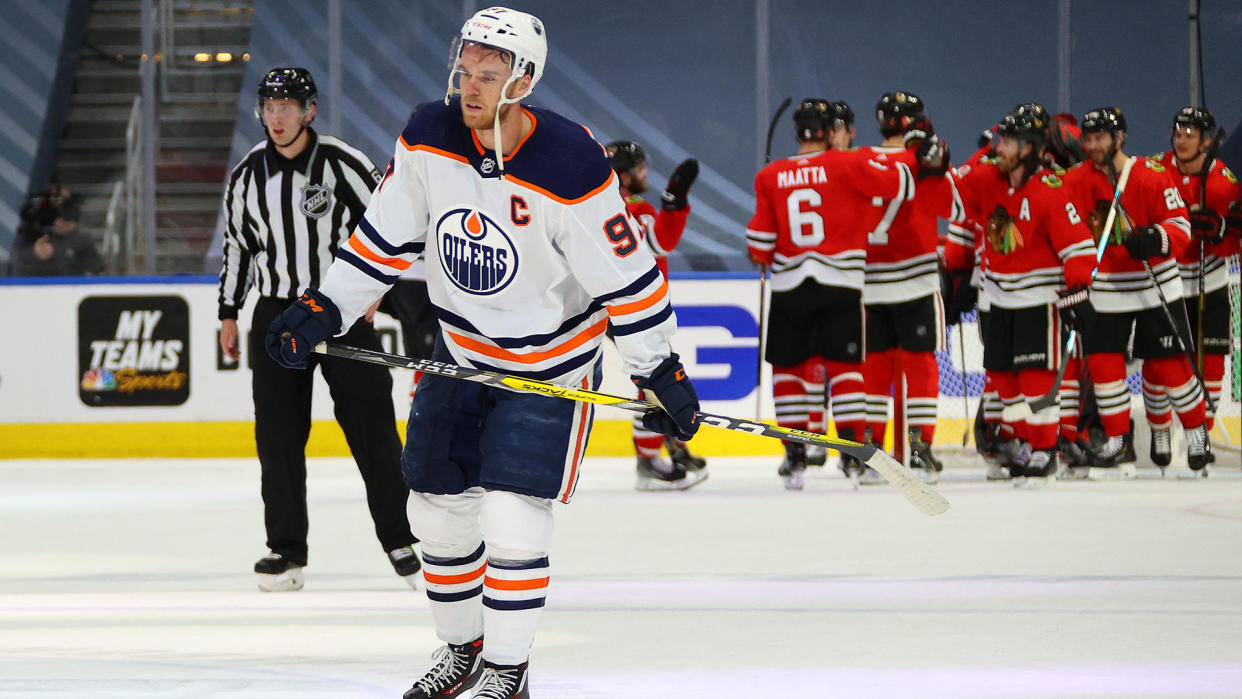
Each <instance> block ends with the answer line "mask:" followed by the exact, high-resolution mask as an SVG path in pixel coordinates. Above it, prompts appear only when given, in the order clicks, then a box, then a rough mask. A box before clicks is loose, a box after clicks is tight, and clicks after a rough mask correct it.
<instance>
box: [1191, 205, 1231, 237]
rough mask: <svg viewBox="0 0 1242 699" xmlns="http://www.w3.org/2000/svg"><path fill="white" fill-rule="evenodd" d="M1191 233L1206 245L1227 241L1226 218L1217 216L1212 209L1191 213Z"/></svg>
mask: <svg viewBox="0 0 1242 699" xmlns="http://www.w3.org/2000/svg"><path fill="white" fill-rule="evenodd" d="M1189 218H1190V233H1191V235H1193V236H1194V237H1196V238H1198V239H1199V240H1202V241H1203V242H1205V243H1211V244H1215V243H1219V242H1220V241H1222V240H1224V239H1225V217H1223V216H1217V215H1216V212H1214V211H1212V210H1211V209H1196V210H1194V211H1191V212H1190V215H1189Z"/></svg>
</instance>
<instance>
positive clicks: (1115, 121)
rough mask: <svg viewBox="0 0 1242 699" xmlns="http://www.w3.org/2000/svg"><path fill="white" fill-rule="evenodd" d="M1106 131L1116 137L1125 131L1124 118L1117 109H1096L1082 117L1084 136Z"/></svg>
mask: <svg viewBox="0 0 1242 699" xmlns="http://www.w3.org/2000/svg"><path fill="white" fill-rule="evenodd" d="M1102 131H1107V132H1108V133H1111V134H1112V135H1114V136H1116V135H1117V134H1118V133H1125V131H1126V117H1125V115H1124V114H1122V113H1121V110H1120V109H1118V108H1117V107H1097V108H1095V109H1092V110H1091V111H1089V112H1087V113H1086V114H1083V115H1082V132H1083V133H1084V134H1089V133H1096V132H1102Z"/></svg>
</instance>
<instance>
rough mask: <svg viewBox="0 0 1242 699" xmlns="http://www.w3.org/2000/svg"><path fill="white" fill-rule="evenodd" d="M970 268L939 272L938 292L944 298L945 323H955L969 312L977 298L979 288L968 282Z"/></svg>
mask: <svg viewBox="0 0 1242 699" xmlns="http://www.w3.org/2000/svg"><path fill="white" fill-rule="evenodd" d="M970 275H971V270H968V269H962V270H953V271H950V270H946V269H942V270H941V274H940V293H941V296H942V298H943V300H944V316H945V323H946V324H947V325H955V324H957V323H958V322H959V321H960V320H961V317H962V316H964V315H966V314H967V313H970V309H972V308H974V307H975V303H976V302H977V301H978V300H979V290H978V289H976V288H975V287H973V286H971V284H970Z"/></svg>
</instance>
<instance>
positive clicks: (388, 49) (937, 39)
mask: <svg viewBox="0 0 1242 699" xmlns="http://www.w3.org/2000/svg"><path fill="white" fill-rule="evenodd" d="M342 5H343V6H344V15H343V18H342V47H343V49H342V54H343V71H342V76H341V84H342V93H343V103H342V104H337V103H335V101H334V100H333V99H332V97H331V94H330V90H329V83H330V79H329V66H328V63H327V56H328V51H327V49H326V46H327V42H328V17H327V8H328V3H327V1H326V0H307V1H304V2H296V3H291V2H285V1H283V0H259V1H258V3H257V7H256V17H255V20H256V21H255V27H254V31H253V32H252V43H251V56H252V58H251V61H250V63H249V64H248V67H247V75H246V79H245V88H244V91H243V93H242V95H241V100H240V106H239V110H238V114H239V120H238V126H239V128H238V133H237V137H236V138H235V141H234V147H233V150H234V154H233V155H234V160H236V159H238V158H240V157H241V154H242V153H244V152H245V150H247V149H248V148H249V147H250V146H251V145H253V144H254V143H255V142H256V141H258V140H260V139H261V138H262V131H261V129H260V127H259V126H258V124H257V123H256V122H255V119H254V117H253V113H252V108H253V104H254V87H255V86H256V85H257V82H258V80H259V77H260V76H261V75H262V74H263V73H264V72H265V71H266V70H267V69H268V68H270V67H272V66H276V65H290V64H292V65H304V66H306V67H308V68H310V69H311V70H312V71H313V72H314V74H315V76H316V79H317V81H318V83H319V87H320V91H321V94H322V97H321V100H320V108H321V111H320V118H319V120H318V121H317V122H316V126H317V127H318V128H320V129H321V130H324V131H326V132H335V133H337V134H338V135H341V136H343V137H344V138H345V139H346V140H348V141H350V142H353V143H355V145H357V146H359V147H360V148H362V149H363V150H364V151H366V152H367V153H368V154H369V155H370V156H371V157H372V158H373V159H374V160H375V161H376V163H377V164H378V165H381V166H382V165H383V163H384V162H386V161H387V160H388V158H389V157H390V156H391V152H392V144H393V141H394V139H395V137H396V135H397V133H398V132H399V131H400V129H401V127H402V125H403V124H404V122H405V119H406V117H407V116H408V114H409V111H410V108H411V107H412V106H414V105H415V104H418V103H420V102H423V101H427V100H432V99H440V98H442V97H443V95H444V85H445V79H446V76H447V56H448V46H449V40H450V39H451V38H452V36H453V35H454V34H455V33H456V32H457V31H458V29H459V28H460V26H461V23H462V20H463V18H464V13H466V12H468V11H469V10H471V9H473V8H476V7H483V6H485V4H484V3H469V2H467V3H456V2H441V1H434V2H433V1H429V0H428V1H424V2H414V3H411V2H407V1H405V0H352V1H349V2H343V3H342ZM509 6H511V7H514V8H515V9H521V10H524V11H527V12H531V13H533V14H535V15H537V16H539V17H540V18H541V19H542V20H543V21H544V24H545V25H546V27H547V30H548V38H549V42H550V45H551V53H550V56H549V61H548V63H549V65H548V68H547V70H546V71H545V73H544V77H543V81H542V82H541V83H540V85H539V87H538V88H537V89H536V91H535V93H534V97H533V99H532V102H534V103H536V104H540V105H542V106H546V107H550V108H552V109H555V110H557V111H560V112H562V113H564V114H566V115H567V116H569V117H571V118H575V119H578V120H580V121H582V122H583V123H585V124H587V125H588V126H589V127H590V128H591V129H592V130H593V131H594V132H595V134H596V136H597V138H599V139H600V140H601V141H608V140H612V139H617V138H630V139H634V140H637V141H639V142H640V143H642V144H643V145H644V146H645V147H646V148H647V151H648V153H649V155H650V158H651V165H652V169H653V171H654V172H653V174H652V176H651V181H652V183H653V184H654V185H655V186H654V189H656V190H657V191H658V189H659V188H660V186H661V185H662V183H663V181H664V178H666V177H667V175H668V173H669V172H670V171H671V169H672V166H673V165H674V164H675V163H676V162H678V161H680V160H681V159H682V158H684V157H687V156H689V155H693V156H695V157H697V158H699V160H700V161H701V162H702V165H703V174H702V176H701V178H700V181H699V183H698V184H696V185H695V188H694V190H693V195H694V197H693V198H692V202H693V206H694V215H693V216H692V217H691V221H690V232H689V233H688V234H687V236H686V238H685V240H684V241H683V244H682V247H681V249H679V251H678V252H679V253H680V254H679V255H677V256H676V257H675V259H674V261H673V269H674V270H686V269H697V270H726V269H732V270H741V269H748V268H749V263H748V262H747V261H746V259H745V255H744V252H743V247H744V243H743V230H744V228H745V225H746V222H747V220H748V218H749V216H750V212H751V209H752V206H753V196H752V192H751V181H752V177H753V175H754V172H755V170H756V168H757V166H758V165H759V162H758V159H759V157H760V156H759V155H758V154H760V153H762V148H763V144H762V143H761V142H760V141H761V140H762V133H763V131H764V130H766V127H767V124H766V121H767V118H768V117H767V115H769V114H771V112H772V111H773V110H774V109H775V107H776V105H777V104H778V103H779V101H780V100H781V99H782V98H783V97H785V96H791V97H793V98H794V99H795V100H798V99H801V98H802V97H807V96H822V97H826V98H828V99H845V100H846V101H848V102H849V103H850V104H851V105H852V106H853V107H854V110H855V112H856V113H857V114H858V119H859V124H858V125H859V138H858V142H859V143H860V144H874V143H877V142H878V141H879V135H878V134H877V133H876V131H875V128H874V121H873V116H872V110H873V108H874V105H875V102H876V99H877V98H878V97H879V95H880V94H881V93H883V92H885V91H888V90H893V89H905V90H910V91H913V92H915V93H917V94H919V95H920V96H922V97H923V98H924V99H925V100H926V102H927V104H928V111H929V114H930V116H931V117H932V119H933V121H934V122H935V124H936V127H937V130H938V131H939V132H940V133H941V134H942V135H944V136H945V137H946V138H947V139H948V140H949V142H950V144H951V146H952V147H953V152H954V154H955V155H956V156H957V158H958V159H962V158H964V157H966V155H968V154H969V153H970V152H971V151H972V150H973V149H974V144H975V142H976V139H977V137H978V135H979V132H980V131H981V130H982V129H984V128H986V127H988V126H990V125H991V124H992V123H994V122H995V121H996V120H997V119H998V118H999V117H1000V116H1001V115H1003V114H1004V113H1005V112H1006V111H1007V110H1008V109H1010V108H1011V107H1012V106H1013V105H1014V104H1017V103H1019V102H1026V101H1040V102H1043V103H1044V104H1045V105H1046V106H1047V107H1048V108H1049V109H1051V110H1053V111H1057V110H1058V109H1059V108H1061V104H1060V102H1061V99H1062V96H1063V94H1064V92H1063V90H1062V89H1061V88H1062V86H1061V84H1060V82H1059V80H1058V40H1059V30H1058V12H1059V9H1060V8H1061V7H1062V3H1061V2H1060V1H1059V0H1027V1H1026V2H1022V3H987V2H974V1H969V0H942V1H941V2H937V3H931V4H929V3H926V2H916V1H915V0H889V1H888V2H884V3H870V2H857V1H855V2H845V1H841V0H828V1H825V0H818V1H816V0H768V2H767V12H768V17H769V28H768V31H767V32H766V34H767V42H768V47H769V62H768V65H769V70H768V71H767V72H766V74H765V75H764V76H757V75H756V72H757V68H756V66H757V59H756V43H757V40H758V36H759V35H758V29H757V23H756V16H757V12H756V7H757V3H756V0H729V1H724V2H712V3H700V2H669V1H668V0H627V2H624V3H591V2H566V1H565V0H512V1H511V2H510V3H509ZM1202 6H1203V8H1202V11H1203V25H1202V35H1203V54H1204V56H1203V58H1204V75H1205V85H1206V89H1205V93H1206V96H1207V101H1208V106H1209V107H1211V108H1212V109H1213V110H1214V111H1215V112H1216V115H1217V118H1218V120H1219V121H1220V122H1221V124H1222V125H1224V126H1225V127H1226V128H1227V129H1230V130H1231V131H1232V130H1233V128H1234V126H1235V125H1237V124H1238V122H1239V120H1240V119H1242V88H1240V86H1239V82H1240V81H1239V78H1240V75H1239V67H1240V66H1242V0H1203V1H1202ZM1069 7H1070V28H1071V33H1070V50H1069V59H1070V81H1069V84H1068V95H1069V103H1068V108H1069V111H1071V112H1072V113H1074V114H1076V115H1081V114H1082V113H1083V112H1084V111H1086V110H1088V109H1090V108H1092V107H1096V106H1101V105H1109V104H1111V105H1116V106H1120V107H1121V108H1122V109H1123V110H1124V112H1125V114H1126V116H1127V118H1128V120H1129V124H1130V149H1129V150H1130V151H1131V152H1133V153H1138V154H1148V153H1152V152H1156V151H1159V150H1163V149H1166V148H1167V147H1168V142H1167V139H1168V130H1169V124H1170V122H1171V120H1172V117H1173V115H1174V114H1175V113H1176V111H1177V110H1178V109H1179V108H1180V107H1182V106H1184V105H1185V104H1187V102H1188V93H1189V90H1188V82H1189V78H1188V76H1189V45H1188V31H1187V26H1188V25H1187V7H1188V5H1187V2H1186V1H1185V0H1075V1H1073V2H1071V3H1070V4H1069ZM765 87H766V91H767V95H768V100H767V101H768V104H767V105H764V106H757V105H756V95H757V94H762V92H763V89H764V88H765ZM760 114H762V115H763V116H762V117H761V116H760ZM334 124H335V126H334ZM794 147H795V144H794V141H793V136H792V124H791V123H790V122H789V121H788V116H787V117H786V118H785V121H784V123H783V124H782V125H781V126H780V127H779V128H778V131H777V137H776V139H775V143H774V145H773V152H774V154H786V153H788V152H790V151H792V150H793V148H794ZM212 264H213V262H208V267H209V268H211V267H212ZM215 269H218V267H216V268H215Z"/></svg>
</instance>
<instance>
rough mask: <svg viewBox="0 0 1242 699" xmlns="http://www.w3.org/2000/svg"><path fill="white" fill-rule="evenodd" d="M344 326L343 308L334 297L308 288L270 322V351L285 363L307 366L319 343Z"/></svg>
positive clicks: (277, 361)
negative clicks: (333, 301)
mask: <svg viewBox="0 0 1242 699" xmlns="http://www.w3.org/2000/svg"><path fill="white" fill-rule="evenodd" d="M340 329H341V312H340V311H339V310H337V308H336V304H334V303H332V299H329V298H328V297H327V296H324V295H323V294H321V293H319V292H318V291H316V290H315V289H307V290H306V292H305V293H303V294H302V295H301V296H300V297H298V300H297V301H294V302H293V305H292V306H289V307H288V308H286V309H285V310H284V311H283V312H282V313H281V314H280V315H278V316H276V318H275V319H274V320H272V324H271V325H270V326H268V328H267V338H266V342H267V353H268V355H269V356H270V357H271V358H272V360H273V361H275V362H276V363H277V364H279V365H281V366H283V367H288V368H290V369H305V368H306V357H307V355H309V354H310V353H311V351H312V350H314V349H315V345H318V344H319V343H320V342H323V341H324V340H326V339H328V338H330V337H332V336H333V335H335V334H336V333H337V332H339V331H340Z"/></svg>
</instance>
